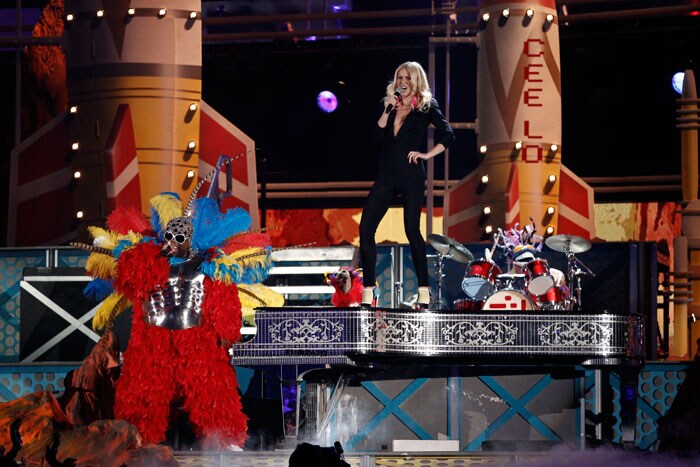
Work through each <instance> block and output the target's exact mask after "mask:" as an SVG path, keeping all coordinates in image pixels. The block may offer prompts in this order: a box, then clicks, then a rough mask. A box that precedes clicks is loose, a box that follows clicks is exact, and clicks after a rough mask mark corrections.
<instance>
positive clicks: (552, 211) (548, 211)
mask: <svg viewBox="0 0 700 467" xmlns="http://www.w3.org/2000/svg"><path fill="white" fill-rule="evenodd" d="M547 214H549V215H550V216H551V215H552V214H554V206H547Z"/></svg>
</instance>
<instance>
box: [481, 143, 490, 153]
mask: <svg viewBox="0 0 700 467" xmlns="http://www.w3.org/2000/svg"><path fill="white" fill-rule="evenodd" d="M488 150H489V147H488V146H486V145H485V144H482V145H481V146H479V152H480V153H481V154H486V151H488Z"/></svg>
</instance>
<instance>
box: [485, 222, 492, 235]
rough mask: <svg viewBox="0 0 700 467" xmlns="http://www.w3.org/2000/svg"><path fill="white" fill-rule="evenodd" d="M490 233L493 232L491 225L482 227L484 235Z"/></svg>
mask: <svg viewBox="0 0 700 467" xmlns="http://www.w3.org/2000/svg"><path fill="white" fill-rule="evenodd" d="M491 232H493V226H492V225H491V224H489V225H487V226H486V227H484V233H485V234H486V235H490V234H491Z"/></svg>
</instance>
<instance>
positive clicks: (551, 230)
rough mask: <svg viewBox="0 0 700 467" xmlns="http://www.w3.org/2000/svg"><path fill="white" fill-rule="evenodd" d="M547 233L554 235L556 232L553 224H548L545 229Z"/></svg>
mask: <svg viewBox="0 0 700 467" xmlns="http://www.w3.org/2000/svg"><path fill="white" fill-rule="evenodd" d="M545 233H546V234H547V235H552V234H553V233H554V227H552V226H551V225H549V226H547V230H545Z"/></svg>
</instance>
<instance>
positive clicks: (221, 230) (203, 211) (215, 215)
mask: <svg viewBox="0 0 700 467" xmlns="http://www.w3.org/2000/svg"><path fill="white" fill-rule="evenodd" d="M193 211H194V215H193V221H194V235H193V238H192V245H193V246H194V247H195V248H197V249H198V250H200V251H206V250H208V249H209V248H212V247H216V246H221V245H222V244H223V243H224V241H225V240H226V239H227V238H229V237H231V236H232V235H235V234H237V233H239V232H243V231H245V230H247V229H249V228H250V224H251V219H250V215H249V214H248V213H247V212H246V211H245V210H243V209H241V208H234V209H229V210H227V211H226V212H225V213H222V212H221V210H220V209H219V206H218V205H217V203H216V201H215V200H214V199H212V198H198V199H196V200H195V202H194V209H193Z"/></svg>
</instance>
